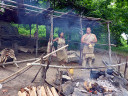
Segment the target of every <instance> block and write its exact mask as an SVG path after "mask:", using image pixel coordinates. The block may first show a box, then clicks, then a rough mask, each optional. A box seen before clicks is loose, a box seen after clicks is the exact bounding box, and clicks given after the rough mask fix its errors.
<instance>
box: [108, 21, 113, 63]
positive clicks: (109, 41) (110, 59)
mask: <svg viewBox="0 0 128 96" xmlns="http://www.w3.org/2000/svg"><path fill="white" fill-rule="evenodd" d="M109 23H110V22H107V29H108V46H109V65H111V63H112V56H111V37H110V29H109Z"/></svg>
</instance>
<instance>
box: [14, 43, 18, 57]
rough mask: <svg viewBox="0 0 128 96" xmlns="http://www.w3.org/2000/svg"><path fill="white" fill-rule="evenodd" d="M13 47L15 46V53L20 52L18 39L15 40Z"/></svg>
mask: <svg viewBox="0 0 128 96" xmlns="http://www.w3.org/2000/svg"><path fill="white" fill-rule="evenodd" d="M13 48H14V51H15V55H17V54H18V44H17V41H14V42H13Z"/></svg>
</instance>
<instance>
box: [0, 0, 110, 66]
mask: <svg viewBox="0 0 128 96" xmlns="http://www.w3.org/2000/svg"><path fill="white" fill-rule="evenodd" d="M2 1H3V3H0V5H1V7H3V8H4V9H6V10H10V11H11V12H14V13H15V12H17V10H18V12H19V10H20V11H21V13H20V12H19V13H18V14H21V15H23V16H24V17H25V18H26V17H27V16H30V14H31V15H32V14H34V16H33V18H35V17H36V18H37V19H36V20H35V21H32V22H25V24H29V25H30V36H31V24H33V23H34V24H37V26H36V28H37V32H38V25H41V24H42V23H40V21H39V20H38V17H37V16H39V15H42V16H44V17H48V19H50V25H51V32H50V38H51V39H53V25H54V24H53V23H54V21H53V20H54V19H58V18H61V19H64V18H66V17H64V16H65V15H66V16H71V17H76V18H79V19H80V21H79V23H80V26H81V27H80V28H81V32H82V20H84V19H87V20H91V21H103V22H105V23H106V24H107V28H108V46H109V63H110V64H111V40H110V29H109V24H110V23H111V22H110V21H107V20H104V19H101V18H93V17H85V16H82V15H74V14H69V12H67V13H64V12H58V11H54V10H53V9H50V8H49V9H44V8H40V7H37V6H32V5H28V4H23V3H18V2H15V1H11V0H2ZM6 2H7V4H5V3H6ZM8 3H11V4H15V5H16V6H14V5H11V4H8ZM19 6H21V7H19ZM25 7H26V8H25ZM30 8H33V9H36V10H33V9H30ZM37 10H38V11H37ZM35 13H36V14H35ZM54 13H55V14H60V15H59V16H58V15H54ZM44 17H43V18H44ZM27 19H29V18H27ZM48 19H47V20H48ZM13 22H14V23H19V24H20V23H22V22H20V21H18V22H17V21H15V20H14V21H13ZM46 25H47V24H46ZM81 35H83V34H81ZM37 49H38V36H37V39H36V57H37V55H38V50H37Z"/></svg>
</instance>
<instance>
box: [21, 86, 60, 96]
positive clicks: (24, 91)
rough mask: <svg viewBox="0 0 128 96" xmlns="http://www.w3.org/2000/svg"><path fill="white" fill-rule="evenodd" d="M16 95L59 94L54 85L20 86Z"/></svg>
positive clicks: (51, 95) (39, 95) (38, 95)
mask: <svg viewBox="0 0 128 96" xmlns="http://www.w3.org/2000/svg"><path fill="white" fill-rule="evenodd" d="M18 96H59V95H58V93H57V91H56V89H55V88H54V87H51V88H50V87H48V86H46V87H44V86H38V87H34V86H31V87H30V86H28V87H25V88H21V89H20V91H19V92H18Z"/></svg>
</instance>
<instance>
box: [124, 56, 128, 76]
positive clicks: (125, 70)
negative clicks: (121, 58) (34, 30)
mask: <svg viewBox="0 0 128 96" xmlns="http://www.w3.org/2000/svg"><path fill="white" fill-rule="evenodd" d="M127 60H128V57H127V58H126V64H125V69H124V78H125V77H126V73H127V66H128V63H127V62H128V61H127Z"/></svg>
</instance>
